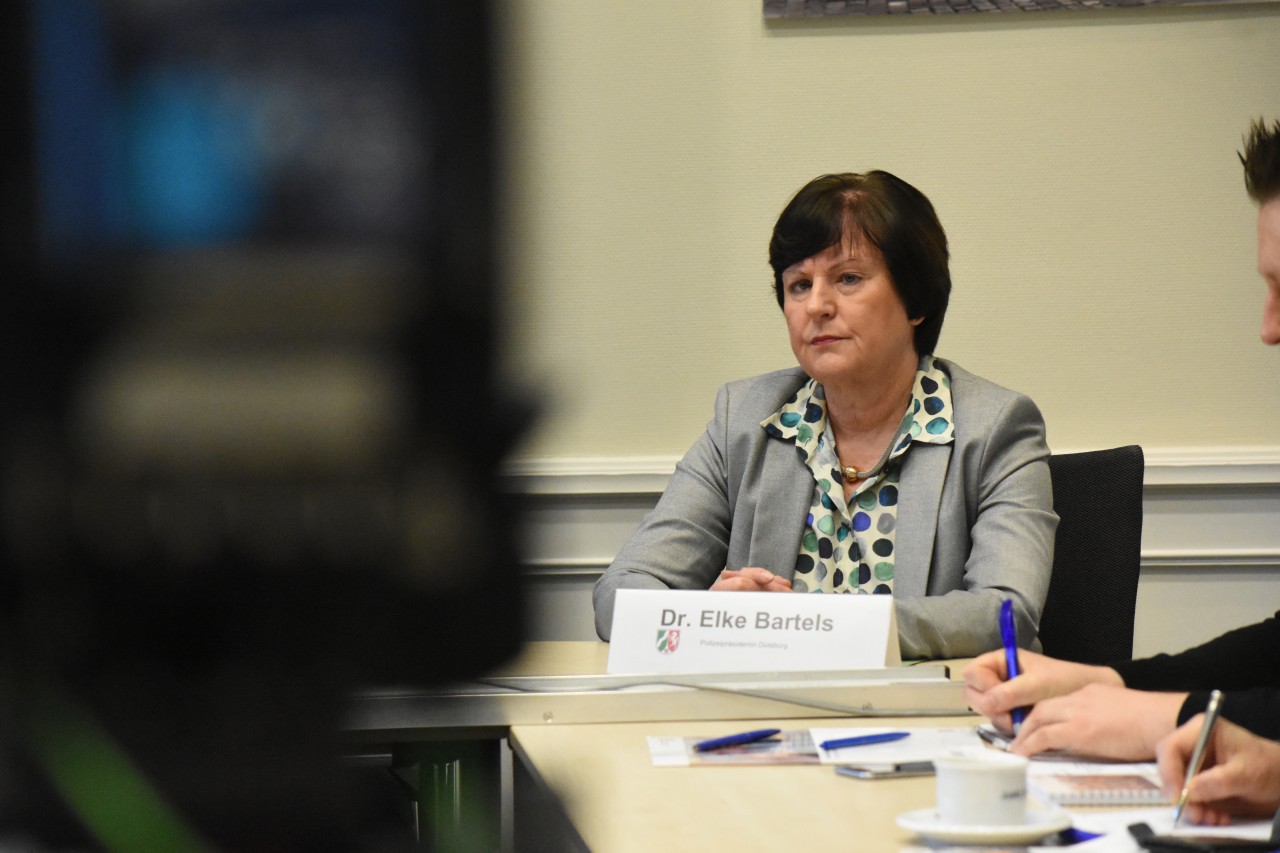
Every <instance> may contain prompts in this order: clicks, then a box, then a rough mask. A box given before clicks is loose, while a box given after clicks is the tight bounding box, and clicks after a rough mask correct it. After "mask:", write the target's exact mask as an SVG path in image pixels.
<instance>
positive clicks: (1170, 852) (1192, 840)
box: [1129, 823, 1277, 853]
mask: <svg viewBox="0 0 1280 853" xmlns="http://www.w3.org/2000/svg"><path fill="white" fill-rule="evenodd" d="M1212 833H1213V830H1211V829H1209V830H1207V831H1206V832H1205V834H1203V835H1158V834H1157V833H1156V832H1155V831H1154V830H1152V829H1151V827H1149V826H1147V825H1146V824H1145V823H1134V824H1130V826H1129V834H1130V835H1132V836H1133V838H1134V840H1135V841H1137V842H1138V844H1139V845H1140V846H1141V847H1142V849H1143V850H1149V851H1151V853H1237V851H1239V853H1246V851H1249V853H1256V851H1260V850H1275V849H1276V845H1277V842H1276V841H1272V840H1267V841H1251V840H1248V839H1244V838H1231V837H1229V836H1221V835H1213V834H1212ZM1274 837H1275V836H1274V835H1273V836H1272V838H1274Z"/></svg>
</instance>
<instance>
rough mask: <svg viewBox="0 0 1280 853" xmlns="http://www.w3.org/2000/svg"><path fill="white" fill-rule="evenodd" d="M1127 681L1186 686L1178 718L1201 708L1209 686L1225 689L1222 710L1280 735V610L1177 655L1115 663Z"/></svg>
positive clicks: (1146, 686)
mask: <svg viewBox="0 0 1280 853" xmlns="http://www.w3.org/2000/svg"><path fill="white" fill-rule="evenodd" d="M1113 666H1114V668H1115V670H1116V672H1118V673H1120V677H1121V678H1122V679H1124V683H1125V686H1127V687H1133V688H1136V689H1138V690H1187V691H1190V695H1189V696H1188V697H1187V701H1186V702H1184V703H1183V704H1182V710H1181V711H1180V712H1179V714H1178V723H1179V724H1181V723H1184V722H1186V721H1187V720H1189V719H1191V718H1192V717H1194V716H1195V715H1196V714H1199V713H1200V712H1201V711H1203V710H1204V709H1205V705H1207V704H1208V701H1209V691H1211V690H1215V689H1216V690H1221V691H1223V693H1224V694H1225V697H1224V701H1223V705H1222V715H1223V716H1224V717H1226V718H1227V719H1229V720H1231V721H1232V722H1234V723H1237V724H1238V725H1241V726H1243V727H1244V728H1246V729H1249V730H1250V731H1252V732H1254V733H1256V734H1259V735H1262V736H1263V737H1268V738H1272V739H1280V613H1277V614H1276V615H1275V616H1272V617H1271V618H1270V619H1264V620H1263V621H1261V622H1258V623H1257V624H1254V625H1246V626H1245V627H1243V628H1237V629H1235V630H1234V631H1228V632H1227V633H1225V634H1223V635H1222V636H1221V637H1216V638H1214V639H1212V640H1210V641H1209V642H1207V643H1204V644H1202V645H1199V646H1195V647H1194V648H1190V649H1187V650H1186V651H1184V652H1180V653H1178V654H1176V655H1156V656H1155V657H1150V658H1143V659H1141V660H1133V661H1126V662H1124V663H1119V664H1114V665H1113Z"/></svg>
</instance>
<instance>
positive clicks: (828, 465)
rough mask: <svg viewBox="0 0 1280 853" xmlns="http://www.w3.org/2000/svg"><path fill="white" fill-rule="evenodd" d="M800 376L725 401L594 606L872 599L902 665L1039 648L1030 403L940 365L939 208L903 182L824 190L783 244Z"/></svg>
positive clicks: (1043, 480) (944, 294)
mask: <svg viewBox="0 0 1280 853" xmlns="http://www.w3.org/2000/svg"><path fill="white" fill-rule="evenodd" d="M769 261H770V265H771V266H772V267H773V284H774V293H775V296H776V298H777V302H778V305H779V307H780V308H781V309H782V315H783V320H784V321H785V324H786V328H787V334H788V337H789V339H790V342H791V348H792V351H793V352H794V354H795V357H796V361H797V362H798V363H799V366H798V367H795V368H791V369H787V370H780V371H777V372H775V373H770V374H766V375H764V376H757V377H755V378H752V379H745V380H741V381H738V382H731V383H729V384H728V385H726V386H724V387H723V388H721V389H720V392H719V394H718V395H717V398H716V404H715V415H714V417H713V418H712V421H711V423H710V425H709V426H708V427H707V430H706V432H705V433H704V434H703V435H702V437H701V438H699V439H698V441H697V442H696V443H695V444H694V446H693V447H692V449H690V450H689V452H688V453H687V454H686V455H685V457H684V458H683V459H682V460H681V461H680V463H679V464H678V465H677V466H676V470H675V473H674V474H673V475H672V477H671V480H670V483H669V484H668V486H667V489H666V491H665V492H664V493H663V495H662V497H661V499H660V500H659V501H658V504H657V506H656V507H655V508H654V510H653V511H652V512H651V513H649V515H648V516H646V517H645V519H644V521H643V522H642V523H641V524H640V527H639V528H638V529H637V530H636V532H635V534H634V535H633V536H632V537H631V539H630V540H629V541H628V542H627V543H626V544H625V545H624V546H623V548H622V549H621V550H620V551H619V553H618V555H617V557H616V558H615V559H614V561H613V563H612V565H610V566H609V568H608V569H607V570H606V571H605V573H604V574H603V576H602V577H601V578H600V580H599V582H597V584H596V586H595V590H594V596H593V599H594V603H595V616H596V630H597V632H598V633H599V634H600V636H601V638H603V639H608V638H609V634H610V627H611V622H612V617H613V604H614V597H615V595H616V593H617V591H618V590H619V589H627V588H634V589H702V590H705V589H712V590H746V591H760V592H787V591H790V592H822V593H855V594H856V593H869V594H881V595H892V596H893V597H894V599H895V604H896V610H897V621H898V628H899V639H900V642H901V649H902V654H903V656H904V657H966V656H970V655H973V654H976V653H978V652H980V651H982V650H983V649H985V648H989V647H990V646H991V645H992V644H993V643H999V641H1000V634H999V630H998V627H997V625H996V623H995V621H994V620H993V619H991V617H990V614H991V613H992V612H994V611H995V609H996V608H997V607H998V606H999V604H1000V601H1001V600H1002V599H1003V598H1009V599H1011V600H1012V601H1013V602H1014V611H1015V615H1016V618H1017V621H1018V630H1019V632H1020V634H1021V636H1023V637H1026V638H1034V637H1035V635H1036V627H1037V625H1038V622H1039V618H1040V611H1041V608H1042V607H1043V604H1044V597H1045V593H1046V592H1047V590H1048V583H1049V570H1050V566H1051V562H1052V554H1053V537H1054V531H1055V529H1056V527H1057V516H1056V515H1055V514H1054V512H1053V509H1052V496H1051V490H1050V481H1049V470H1048V465H1047V462H1046V459H1047V457H1048V453H1049V451H1048V447H1047V445H1046V443H1045V427H1044V421H1043V419H1042V417H1041V415H1040V411H1039V410H1038V409H1037V408H1036V406H1035V404H1034V403H1032V401H1031V400H1030V399H1028V398H1027V397H1025V396H1023V395H1021V394H1018V393H1016V392H1013V391H1010V390H1007V389H1005V388H1002V387H1000V386H998V385H995V384H994V383H992V382H989V381H987V380H985V379H982V378H980V377H978V376H975V375H973V374H972V373H969V372H968V371H966V370H964V369H963V368H962V367H960V366H959V365H957V364H955V363H954V362H951V361H947V360H946V359H943V358H939V357H938V356H936V355H935V354H934V350H935V348H936V346H937V343H938V337H939V334H940V332H941V330H942V321H943V318H944V317H945V315H946V310H947V303H948V300H949V297H950V292H951V275H950V272H949V270H948V251H947V239H946V235H945V233H944V232H943V230H942V225H941V224H940V223H939V221H938V217H937V215H936V213H935V212H934V209H933V205H932V204H931V203H930V202H929V200H928V199H927V198H926V197H925V196H924V195H923V194H922V193H921V192H920V191H919V190H917V189H916V188H915V187H913V186H911V185H910V184H908V183H906V182H905V181H902V180H901V179H899V178H897V177H895V176H894V175H891V174H889V173H888V172H880V171H873V172H867V173H865V174H839V175H823V176H821V177H819V178H816V179H814V180H813V181H811V182H810V183H809V184H807V185H806V186H805V187H803V188H802V189H801V190H800V191H799V192H798V193H797V194H796V195H795V197H794V198H792V200H791V201H790V202H789V203H788V204H787V206H786V207H785V208H784V209H783V211H782V214H781V215H780V216H779V218H778V221H777V224H776V225H775V227H774V230H773V237H772V240H771V241H770V244H769Z"/></svg>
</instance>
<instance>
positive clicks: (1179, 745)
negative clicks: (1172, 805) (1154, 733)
mask: <svg viewBox="0 0 1280 853" xmlns="http://www.w3.org/2000/svg"><path fill="white" fill-rule="evenodd" d="M1203 725H1204V714H1198V715H1196V716H1195V717H1192V718H1191V719H1190V720H1188V721H1187V722H1186V724H1184V725H1182V726H1180V727H1179V728H1178V729H1177V730H1176V731H1174V732H1173V733H1172V734H1170V735H1169V736H1168V737H1166V738H1164V739H1163V740H1162V741H1160V743H1159V745H1158V746H1157V747H1156V761H1157V762H1158V764H1159V767H1160V780H1161V783H1162V785H1163V787H1164V791H1165V794H1166V795H1168V796H1169V797H1170V798H1177V797H1178V795H1179V792H1180V791H1181V790H1182V787H1183V784H1184V782H1186V773H1187V766H1188V764H1189V762H1190V761H1191V756H1192V753H1193V752H1194V751H1195V746H1196V741H1197V740H1198V739H1199V736H1200V729H1201V727H1202V726H1203ZM1277 808H1280V743H1276V742H1275V741H1271V740H1266V739H1265V738H1261V737H1258V736H1257V735H1255V734H1253V733H1252V732H1249V731H1246V730H1245V729H1242V728H1240V727H1239V726H1237V725H1235V724H1234V723H1232V722H1230V721H1228V720H1224V719H1219V720H1218V722H1217V724H1216V725H1215V726H1214V727H1213V732H1212V734H1211V735H1210V737H1209V740H1208V741H1207V743H1206V746H1205V751H1204V762H1203V764H1202V765H1201V770H1200V772H1199V773H1197V774H1195V776H1194V777H1193V778H1192V779H1191V781H1190V783H1189V784H1188V785H1187V802H1186V811H1185V820H1187V821H1190V822H1191V823H1201V824H1208V825H1211V826H1220V825H1224V824H1227V823H1230V822H1231V818H1232V816H1235V817H1269V816H1271V815H1272V814H1274V813H1275V811H1276V809H1277Z"/></svg>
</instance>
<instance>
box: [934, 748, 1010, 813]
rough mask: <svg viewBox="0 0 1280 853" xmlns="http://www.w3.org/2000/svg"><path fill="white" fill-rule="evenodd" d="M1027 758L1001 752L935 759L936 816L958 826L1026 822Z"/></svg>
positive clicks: (955, 755) (960, 754)
mask: <svg viewBox="0 0 1280 853" xmlns="http://www.w3.org/2000/svg"><path fill="white" fill-rule="evenodd" d="M1027 763H1028V762H1027V759H1026V758H1024V757H1023V756H1021V755H1007V754H1005V753H1002V752H994V751H993V752H986V751H983V752H973V753H968V752H966V753H956V754H953V755H944V756H940V757H938V758H935V759H934V761H933V766H934V768H935V769H936V770H937V784H938V788H937V790H938V819H939V820H940V821H941V822H942V823H944V824H952V825H960V826H1008V825H1010V824H1019V823H1024V822H1025V821H1026V814H1027Z"/></svg>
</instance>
